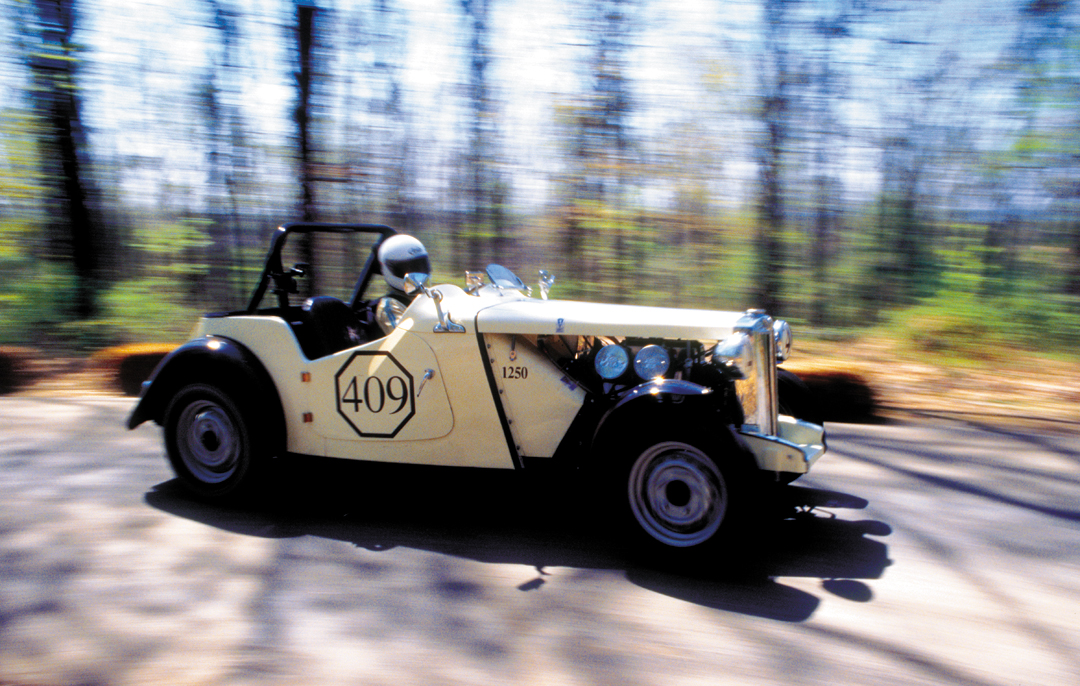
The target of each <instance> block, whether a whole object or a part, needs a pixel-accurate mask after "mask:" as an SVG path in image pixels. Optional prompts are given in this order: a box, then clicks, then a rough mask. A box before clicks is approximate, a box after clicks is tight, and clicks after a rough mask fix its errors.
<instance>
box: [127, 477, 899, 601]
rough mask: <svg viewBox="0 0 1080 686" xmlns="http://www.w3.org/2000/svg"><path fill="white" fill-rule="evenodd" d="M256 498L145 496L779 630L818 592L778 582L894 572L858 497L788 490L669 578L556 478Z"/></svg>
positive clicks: (291, 487)
mask: <svg viewBox="0 0 1080 686" xmlns="http://www.w3.org/2000/svg"><path fill="white" fill-rule="evenodd" d="M284 483H287V487H285V486H284V485H282V480H281V479H279V480H278V486H277V487H275V488H273V489H271V490H269V491H268V492H267V493H265V494H264V495H263V496H262V497H260V498H259V499H258V500H257V501H250V502H247V503H243V504H229V505H222V504H217V503H208V502H205V501H202V500H199V499H197V498H195V497H193V496H192V495H190V493H189V491H187V490H186V489H185V488H184V487H183V485H182V484H181V483H180V482H179V481H177V480H175V479H174V480H171V481H167V482H163V483H161V484H158V485H157V486H155V487H154V488H153V489H152V490H150V491H149V492H148V493H147V494H146V495H145V500H146V502H147V503H148V504H149V505H151V506H152V507H155V508H157V509H159V510H161V511H163V512H167V513H170V514H172V515H176V516H179V517H184V518H186V519H189V520H193V521H197V522H200V523H203V524H206V525H209V526H213V527H216V528H219V529H222V530H226V531H230V532H233V533H237V534H242V535H248V536H258V537H263V538H292V537H300V536H315V537H320V538H325V539H330V540H337V541H344V542H348V543H351V544H353V545H355V546H357V547H359V548H363V549H365V550H369V551H386V550H391V549H394V548H398V547H406V548H411V549H419V550H425V551H430V552H436V553H440V554H445V555H452V556H456V557H461V558H466V559H470V560H475V561H478V562H487V563H510V564H519V565H527V566H530V567H533V568H535V569H536V578H534V579H532V580H530V581H528V582H526V583H524V584H521V585H520V586H518V588H519V590H521V591H524V592H530V591H537V590H540V589H541V588H542V587H543V586H544V585H545V583H546V582H545V576H546V575H547V572H546V571H545V570H546V569H547V568H552V567H570V568H577V569H604V570H624V571H625V573H626V578H627V579H628V580H629V581H630V582H631V583H634V584H636V585H638V586H640V587H642V588H645V589H648V590H650V591H653V592H656V593H661V594H664V595H667V596H671V597H674V598H678V599H681V600H684V601H686V602H691V603H695V604H697V605H701V606H704V607H709V608H714V609H718V610H723V611H728V612H737V613H740V614H745V615H752V616H757V617H765V618H769V619H774V620H778V621H787V622H800V621H804V620H806V619H808V618H809V617H810V616H811V615H812V614H813V612H814V611H815V610H816V608H817V607H818V605H819V604H820V598H819V597H817V596H816V595H814V594H811V593H807V592H805V591H802V590H799V589H796V588H793V587H790V586H786V585H784V584H782V583H780V582H778V581H777V578H778V577H805V578H814V579H820V580H821V583H822V588H823V590H824V591H826V592H829V593H832V594H834V595H837V596H840V597H843V598H846V599H848V600H851V601H857V602H865V601H869V600H871V599H872V595H873V594H872V592H871V590H870V587H869V586H868V585H867V584H866V583H865V582H864V581H865V580H870V579H876V578H879V577H880V576H881V575H882V573H883V572H884V569H885V567H887V566H888V565H889V560H888V551H887V547H886V545H885V544H884V543H883V542H881V541H880V540H877V539H879V538H881V537H885V536H888V535H889V534H890V533H891V529H890V528H889V527H888V525H886V524H884V523H882V522H880V521H874V520H863V519H856V520H850V519H846V518H843V517H840V516H838V515H837V514H836V511H838V510H859V509H862V508H864V507H866V505H867V503H866V501H865V500H863V499H861V498H857V497H855V496H851V495H847V494H843V493H836V492H830V491H824V490H820V489H814V488H807V487H796V486H789V487H787V488H785V489H783V490H782V491H781V495H780V497H779V500H778V505H777V507H776V508H775V514H774V515H773V516H770V517H768V518H766V520H765V521H763V522H761V523H760V524H759V525H757V526H755V528H754V530H753V532H752V534H751V535H749V536H747V537H746V540H745V541H743V542H741V543H740V544H739V545H737V546H735V547H734V548H733V550H732V552H731V553H730V554H729V555H728V556H727V557H726V558H725V559H723V560H716V561H715V564H713V565H709V566H705V565H697V566H695V567H693V568H688V567H681V568H669V567H665V566H661V565H656V564H652V563H650V562H648V561H645V560H642V559H641V558H639V557H637V556H636V555H634V553H633V551H632V550H630V549H628V548H627V546H626V545H625V544H624V542H623V541H622V539H621V538H619V537H618V536H615V535H613V531H612V527H611V526H610V525H609V524H608V523H607V522H606V518H605V517H604V516H603V515H602V514H601V512H600V502H601V499H600V498H598V497H597V495H596V494H595V493H594V492H593V491H594V490H595V489H590V488H588V487H587V486H586V485H584V484H581V483H577V482H573V481H570V480H569V478H568V477H565V476H557V475H543V476H542V477H535V476H530V477H528V478H526V475H525V474H522V473H506V472H496V471H492V470H475V471H474V470H462V469H445V470H442V469H437V468H435V469H433V468H431V467H424V468H413V467H400V466H392V467H391V466H383V465H368V464H363V465H361V464H352V463H345V464H344V465H334V466H326V465H323V466H321V467H320V468H319V469H305V470H304V471H303V472H302V474H301V473H299V472H298V471H297V470H292V471H291V473H290V474H289V476H288V478H287V479H285V480H284Z"/></svg>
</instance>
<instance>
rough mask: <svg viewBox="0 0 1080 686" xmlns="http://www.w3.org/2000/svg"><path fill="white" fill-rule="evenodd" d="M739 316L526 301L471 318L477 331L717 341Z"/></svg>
mask: <svg viewBox="0 0 1080 686" xmlns="http://www.w3.org/2000/svg"><path fill="white" fill-rule="evenodd" d="M743 314H744V313H743V312H720V311H714V310H690V309H680V308H670V307H641V306H637V305H607V304H603V303H586V302H576V301H572V300H536V299H532V298H527V299H521V300H513V301H509V302H502V303H499V304H496V305H492V306H490V307H486V308H484V309H481V310H480V311H479V312H478V313H477V315H476V330H477V331H479V332H481V333H518V334H537V335H544V334H566V335H571V336H572V335H580V336H622V337H633V338H638V337H640V338H675V339H682V340H707V341H719V340H722V339H724V338H727V337H728V336H730V335H731V333H732V331H733V329H734V327H735V322H737V321H738V320H739V319H740V318H741V317H742V316H743Z"/></svg>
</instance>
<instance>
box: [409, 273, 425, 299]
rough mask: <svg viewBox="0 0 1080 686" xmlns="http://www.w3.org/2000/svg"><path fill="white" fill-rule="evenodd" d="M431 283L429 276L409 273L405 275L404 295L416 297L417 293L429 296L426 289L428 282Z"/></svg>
mask: <svg viewBox="0 0 1080 686" xmlns="http://www.w3.org/2000/svg"><path fill="white" fill-rule="evenodd" d="M430 281H431V274H424V273H423V272H409V273H408V274H406V275H405V295H416V294H417V293H423V294H424V295H427V296H430V295H431V293H430V292H429V289H428V282H430Z"/></svg>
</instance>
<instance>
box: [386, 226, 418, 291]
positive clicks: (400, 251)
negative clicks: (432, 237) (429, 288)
mask: <svg viewBox="0 0 1080 686" xmlns="http://www.w3.org/2000/svg"><path fill="white" fill-rule="evenodd" d="M379 267H380V269H381V270H382V275H383V278H384V279H386V283H387V284H388V285H389V286H390V288H393V289H395V290H399V291H404V290H405V275H406V274H409V273H412V272H416V273H420V274H430V273H431V261H430V260H429V259H428V252H427V248H425V247H424V244H423V243H421V242H420V241H418V240H416V239H415V238H413V237H412V236H406V235H404V234H397V235H395V236H391V237H389V238H387V239H386V240H385V241H383V242H382V245H380V246H379Z"/></svg>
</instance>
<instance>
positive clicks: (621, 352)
mask: <svg viewBox="0 0 1080 686" xmlns="http://www.w3.org/2000/svg"><path fill="white" fill-rule="evenodd" d="M593 365H594V366H595V367H596V373H597V374H599V375H600V378H601V379H605V380H607V381H611V380H612V379H617V378H619V377H620V376H622V375H623V374H625V373H626V369H627V367H629V366H630V353H628V352H626V348H624V347H622V346H621V345H605V346H604V347H603V348H600V351H599V352H598V353H596V359H594V360H593Z"/></svg>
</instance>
